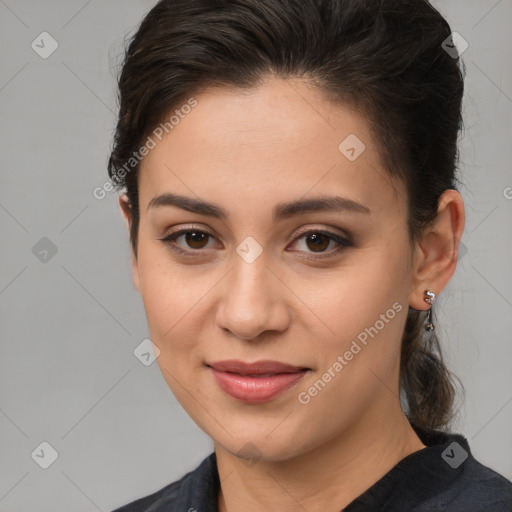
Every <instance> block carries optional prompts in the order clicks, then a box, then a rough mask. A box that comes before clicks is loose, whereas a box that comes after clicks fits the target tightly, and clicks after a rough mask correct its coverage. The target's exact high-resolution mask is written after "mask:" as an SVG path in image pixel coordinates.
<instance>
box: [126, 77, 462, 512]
mask: <svg viewBox="0 0 512 512" xmlns="http://www.w3.org/2000/svg"><path fill="white" fill-rule="evenodd" d="M195 98H196V99H197V101H198V104H197V106H196V107H195V108H194V109H193V110H192V112H191V113H190V114H189V115H188V116H186V117H185V119H183V120H181V122H180V123H179V124H178V125H176V126H175V128H174V129H173V130H172V131H171V132H170V133H169V134H167V135H165V136H164V138H163V139H162V141H161V142H159V143H158V144H157V146H156V147H155V148H154V149H152V150H151V151H150V153H149V154H148V155H147V156H146V157H145V158H144V160H143V162H142V164H141V169H140V176H139V200H140V212H141V218H140V226H139V235H138V237H139V238H138V246H137V257H135V255H134V254H132V270H133V280H134V284H135V287H136V288H137V290H138V291H139V292H140V293H141V296H142V299H143V302H144V308H145V311H146V315H147V319H148V325H149V330H150V333H151V339H152V340H153V342H154V344H155V345H156V346H157V347H158V348H159V349H160V351H161V353H160V355H159V357H158V359H157V361H158V364H159V366H160V369H161V371H162V374H163V376H164V378H165V379H166V381H167V383H168V385H169V387H170V388H171V390H172V391H173V393H174V394H175V395H176V397H177V399H178V400H179V402H180V403H181V405H182V406H183V408H184V409H185V410H186V411H187V413H188V414H189V415H190V416H191V418H192V419H193V420H194V421H195V422H196V423H197V424H198V426H199V427H200V428H201V429H203V430H204V432H206V433H207V434H208V435H209V436H210V437H211V438H212V439H213V441H214V446H215V451H216V455H217V462H218V468H219V476H220V480H221V491H220V493H219V500H218V506H219V510H220V511H221V512H225V511H228V512H232V511H237V510H246V511H249V512H252V511H253V512H256V511H268V510H281V511H284V512H286V511H290V512H291V511H294V512H295V511H296V510H297V509H298V508H300V507H304V509H305V510H308V512H316V511H320V510H321V511H323V512H326V511H339V510H340V509H341V508H343V507H345V506H346V505H347V504H348V503H350V502H351V501H352V500H353V499H355V498H356V497H357V496H359V495H360V494H361V493H362V492H364V491H365V490H366V489H367V488H368V487H370V486H371V485H372V484H373V483H375V482H376V481H377V480H379V479H380V478H381V477H382V476H383V475H384V474H385V473H387V472H388V471H389V470H390V469H391V468H392V467H393V466H394V465H396V464H397V463H398V462H399V461H400V460H401V459H403V458H404V457H406V456H407V455H409V454H411V453H413V452H415V451H417V450H421V449H423V448H424V445H423V444H422V442H421V441H420V440H419V438H418V437H417V436H416V434H415V432H414V431H413V430H412V428H411V426H410V424H409V423H408V421H407V419H406V417H405V415H404V414H403V412H402V410H401V407H400V402H399V397H398V392H399V386H398V376H399V356H400V342H401V336H402V333H403V330H404V326H405V321H406V317H407V307H408V306H409V305H410V306H412V307H413V308H415V309H421V310H426V309H428V308H429V305H428V304H427V303H425V302H424V292H425V290H427V289H428V290H432V291H434V292H435V293H436V294H437V295H439V293H440V292H441V291H442V290H443V288H444V287H445V286H446V284H447V283H448V281H449V279H450V277H451V276H452V274H453V272H454V270H455V267H456V263H457V252H458V241H459V239H460V238H461V236H462V232H463V228H464V206H463V201H462V198H461V196H460V195H459V193H458V192H456V191H454V190H448V191H446V192H445V193H444V194H443V196H442V197H441V200H440V202H439V210H438V216H437V219H436V221H435V222H434V223H433V225H432V226H431V227H430V228H429V229H428V230H427V231H426V232H425V234H424V235H423V237H422V238H421V240H420V241H419V243H417V244H416V245H415V246H414V247H413V246H411V245H410V241H409V238H408V230H407V209H406V192H405V188H404V185H403V184H402V183H401V182H398V181H392V180H391V179H390V177H389V175H388V173H387V172H386V170H385V168H384V166H383V164H382V162H381V158H380V153H379V148H378V146H377V144H376V142H375V141H374V138H373V137H372V134H371V132H370V128H369V125H368V123H367V121H366V120H365V119H364V118H363V117H361V116H359V115H358V114H356V113H355V112H354V111H353V110H351V109H350V108H349V106H348V105H341V104H333V103H329V102H328V101H327V100H326V99H325V98H323V96H322V94H321V93H320V92H319V91H318V90H316V89H315V88H313V87H312V86H308V84H307V83H305V82H303V81H300V80H298V79H297V80H291V79H288V80H282V79H278V78H274V77H268V78H267V80H266V81H265V82H264V83H262V84H261V85H259V86H258V87H257V88H254V89H252V90H250V91H245V92H242V91H240V90H236V89H231V88H212V89H207V90H206V91H204V92H202V93H201V94H199V95H197V96H195ZM349 134H356V136H357V137H358V138H359V139H360V140H361V141H363V142H364V144H365V146H366V149H365V150H364V152H362V153H361V155H360V156H359V157H358V158H357V159H356V160H355V161H349V160H348V159H347V158H346V157H345V156H344V155H343V154H342V153H341V152H340V151H339V149H338V146H339V144H340V142H342V141H343V140H344V139H345V138H346V137H347V136H348V135H349ZM166 192H172V193H174V194H179V195H183V196H187V197H190V198H194V199H202V200H206V201H208V202H211V203H214V204H215V205H218V206H219V207H222V208H223V209H225V210H226V212H227V217H226V219H223V220H219V219H216V218H213V217H210V216H207V215H203V214H197V213H192V212H188V211H185V210H183V209H181V208H178V207H175V206H161V207H153V208H149V210H148V205H149V203H150V201H151V200H152V199H153V198H154V197H156V196H159V195H160V194H163V193H166ZM324 195H325V196H334V195H337V196H340V197H343V198H349V199H351V200H353V201H357V202H358V203H360V204H362V205H364V206H366V207H367V208H369V210H370V212H369V213H360V212H353V211H334V212H309V213H301V214H299V215H296V216H293V217H290V218H287V219H284V220H281V221H278V222H275V223H274V222H273V220H272V208H273V207H274V206H275V205H277V204H278V203H282V202H288V201H296V200H299V199H311V198H316V197H319V196H324ZM120 206H121V211H122V213H123V215H124V218H125V220H126V222H127V225H128V226H129V225H130V223H131V212H130V208H129V204H128V202H127V198H126V196H124V195H122V196H120ZM187 228H188V229H192V231H194V230H195V231H197V230H201V231H204V232H209V233H210V234H211V235H213V236H210V237H208V236H205V237H204V238H203V239H201V238H198V239H195V240H192V241H189V243H187V240H186V239H185V236H184V235H182V236H181V237H179V238H178V239H177V240H176V241H175V244H176V245H177V246H179V247H181V248H182V249H183V250H185V251H189V252H190V254H192V253H194V254H196V256H195V257H191V256H188V257H187V256H184V255H180V254H178V253H176V252H174V251H173V250H172V249H171V248H170V247H169V245H166V244H165V243H163V242H162V241H161V240H160V239H161V238H164V237H165V236H166V235H168V234H169V233H170V232H171V231H173V232H176V231H178V230H180V229H187ZM303 228H305V229H303ZM309 228H311V229H312V230H315V229H317V230H318V229H322V230H328V231H329V232H331V233H333V234H335V235H336V234H339V235H342V236H345V237H349V239H350V240H351V242H352V245H340V244H338V243H337V242H335V241H334V240H332V241H330V239H329V238H328V237H327V238H321V240H320V242H321V243H320V244H317V245H315V243H314V242H312V241H311V239H310V238H309V239H308V237H307V236H302V237H300V238H299V235H300V233H299V230H302V231H305V230H306V229H309ZM248 236H250V237H253V238H254V239H255V240H256V241H257V242H258V244H259V245H260V246H261V248H262V251H263V252H262V253H261V254H260V255H259V256H258V257H257V258H256V259H255V261H253V262H252V263H247V262H246V261H245V260H244V259H243V258H242V257H240V256H239V254H238V253H237V252H236V248H237V247H238V246H239V245H240V244H241V243H242V242H243V241H244V239H245V238H246V237H248ZM318 245H320V248H318ZM340 247H341V250H340V251H338V252H336V250H337V248H340ZM322 254H330V256H328V257H325V256H324V257H323V258H320V257H321V256H322ZM315 256H317V257H318V259H316V260H315V259H313V258H315ZM394 303H398V304H399V305H401V306H402V308H401V311H400V312H399V313H397V314H396V316H394V318H393V319H392V320H389V321H388V322H387V323H385V326H384V328H382V329H380V330H379V332H378V334H377V335H375V336H374V337H373V338H369V341H368V344H367V345H366V346H364V347H363V348H362V350H361V351H360V352H359V353H357V355H355V356H354V357H353V359H352V360H351V361H349V362H348V364H347V365H346V366H344V368H343V370H342V371H341V372H339V373H338V374H337V375H336V377H334V378H332V380H331V382H329V383H328V384H327V385H326V386H325V387H324V388H323V389H322V390H321V392H319V393H318V394H317V395H316V396H314V397H312V398H311V400H310V402H309V403H307V404H302V403H300V402H299V400H298V395H299V393H300V392H304V391H307V390H308V388H310V387H311V386H312V385H313V384H314V383H315V381H317V380H318V379H319V378H321V377H322V375H323V374H324V373H325V372H326V371H327V370H328V368H329V367H332V365H333V363H334V362H335V361H336V360H337V357H338V356H339V355H343V354H344V353H345V352H346V351H347V350H348V349H349V348H350V346H351V343H352V341H353V340H355V339H356V338H357V335H358V334H359V333H361V332H362V331H364V330H365V328H367V327H369V326H374V325H375V323H376V321H377V320H379V318H381V316H380V315H382V314H384V313H385V312H386V311H387V310H389V309H390V308H391V307H392V305H393V304H394ZM225 359H240V360H243V361H246V362H254V361H258V360H263V359H270V360H276V361H282V362H286V363H288V364H292V365H297V366H301V367H308V368H310V369H311V370H310V371H309V372H308V373H307V374H306V375H305V377H304V378H303V379H302V380H301V381H300V382H299V384H298V385H296V387H294V388H292V389H290V390H288V391H286V392H285V393H283V394H281V395H280V396H278V397H276V398H274V399H272V400H270V401H268V402H264V403H259V404H247V403H244V402H241V401H239V400H236V399H234V398H232V397H231V396H229V395H227V394H225V393H224V392H223V391H222V390H221V389H220V388H219V386H218V385H217V383H216V382H215V380H214V379H213V376H212V375H211V372H210V370H209V368H208V367H206V366H205V363H206V362H212V361H219V360H225ZM240 450H242V451H243V454H244V457H245V458H242V457H241V456H239V455H237V453H239V452H240Z"/></svg>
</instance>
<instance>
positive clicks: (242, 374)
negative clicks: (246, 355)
mask: <svg viewBox="0 0 512 512" xmlns="http://www.w3.org/2000/svg"><path fill="white" fill-rule="evenodd" d="M207 366H209V367H210V368H211V371H212V373H213V375H214V377H215V380H216V381H217V383H218V384H219V386H220V388H221V389H222V390H223V391H224V392H225V393H227V394H228V395H230V396H232V397H233V398H237V399H239V400H243V401H244V402H249V403H259V402H266V401H268V400H271V399H272V398H275V397H276V396H278V395H280V394H281V393H283V392H284V391H286V390H288V389H290V388H291V387H293V386H294V384H296V383H297V382H299V380H300V379H302V377H304V375H305V373H306V371H307V370H308V368H302V367H298V366H292V365H289V364H285V363H280V362H278V361H257V362H255V363H244V362H242V361H236V360H229V361H218V362H215V363H210V364H208V365H207Z"/></svg>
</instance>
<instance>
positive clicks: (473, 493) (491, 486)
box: [414, 454, 512, 512]
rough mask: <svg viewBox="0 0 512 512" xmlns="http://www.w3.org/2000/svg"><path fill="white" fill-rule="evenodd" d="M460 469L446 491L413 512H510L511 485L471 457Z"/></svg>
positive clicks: (511, 506) (511, 504)
mask: <svg viewBox="0 0 512 512" xmlns="http://www.w3.org/2000/svg"><path fill="white" fill-rule="evenodd" d="M462 468H463V469H462V471H461V472H460V473H459V475H458V478H455V479H454V480H453V483H452V485H451V486H450V487H448V488H447V489H445V490H444V491H443V492H442V493H441V494H439V495H438V496H436V497H435V498H433V499H431V500H428V501H427V502H424V503H422V504H421V506H420V507H418V508H415V509H414V512H423V511H425V512H426V511H428V512H441V511H450V512H467V511H471V512H512V482H510V481H509V480H507V479H506V478H505V477H504V476H502V475H500V474H499V473H497V472H496V471H494V470H492V469H491V468H489V467H487V466H484V465H483V464H482V463H480V462H479V461H478V460H476V459H475V458H474V457H473V456H472V455H471V454H470V455H469V457H468V459H467V460H466V461H465V462H464V463H463V465H462Z"/></svg>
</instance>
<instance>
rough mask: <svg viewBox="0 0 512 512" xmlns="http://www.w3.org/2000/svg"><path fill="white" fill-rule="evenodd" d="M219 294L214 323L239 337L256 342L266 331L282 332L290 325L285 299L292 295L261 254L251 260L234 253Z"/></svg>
mask: <svg viewBox="0 0 512 512" xmlns="http://www.w3.org/2000/svg"><path fill="white" fill-rule="evenodd" d="M220 293H221V298H220V302H219V306H218V308H217V313H216V322H217V325H218V327H219V328H221V329H223V330H224V331H226V330H227V331H230V332H231V333H232V334H233V335H234V336H236V337H237V338H239V339H244V340H254V341H256V340H258V339H261V337H262V333H264V332H266V331H278V332H283V331H285V330H286V329H287V328H288V326H289V323H290V313H289V307H288V304H287V298H289V297H290V295H292V294H291V292H290V291H289V290H288V289H287V287H286V285H285V284H284V283H283V280H282V278H280V276H279V275H278V273H277V272H276V271H275V270H273V269H271V268H270V267H269V266H268V262H267V260H266V258H265V257H264V255H263V254H262V255H260V256H259V257H258V258H257V259H256V260H255V261H253V262H252V263H247V262H246V261H244V260H243V259H242V258H240V257H239V256H238V255H235V258H234V264H233V268H232V269H231V272H229V274H228V276H226V279H223V287H222V288H221V289H220Z"/></svg>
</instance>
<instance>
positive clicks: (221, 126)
mask: <svg viewBox="0 0 512 512" xmlns="http://www.w3.org/2000/svg"><path fill="white" fill-rule="evenodd" d="M194 98H195V100H196V101H197V104H196V105H195V106H194V107H193V108H191V109H184V110H183V111H182V112H181V116H180V117H179V121H178V122H176V123H175V124H174V126H173V128H172V130H170V131H169V133H166V134H164V135H163V137H162V140H161V141H157V144H156V146H155V147H154V148H153V149H151V150H150V152H149V154H148V155H147V156H146V157H145V158H144V159H143V161H142V164H141V169H140V177H139V200H140V209H141V211H145V210H146V208H147V206H148V204H149V202H150V201H151V200H152V199H153V198H154V197H155V196H157V195H159V194H162V193H165V192H173V193H177V194H181V195H187V196H189V197H196V198H204V199H211V202H215V203H221V204H223V205H226V209H227V210H230V211H231V210H232V211H233V214H234V215H244V206H245V207H247V208H250V207H255V208H258V207H259V209H260V210H262V209H265V210H267V207H268V210H271V209H272V207H273V206H274V205H276V204H277V203H282V202H283V201H287V200H288V201H289V200H294V199H295V200H296V199H299V198H304V197H308V196H318V195H322V196H325V195H326V194H329V193H330V194H331V195H333V194H335V195H338V196H341V197H345V198H348V199H351V200H354V201H357V202H359V203H362V204H372V211H380V213H381V214H382V213H383V211H384V210H387V211H390V208H391V207H394V208H395V210H396V212H397V213H402V214H403V213H404V211H403V210H402V208H403V207H404V205H405V198H404V197H403V195H404V190H403V186H402V185H401V184H400V183H394V182H392V181H391V179H390V177H389V175H388V173H387V171H386V170H385V168H384V166H383V165H382V162H381V156H380V152H379V149H378V147H377V144H376V142H375V140H374V138H373V136H372V134H371V129H370V125H369V123H368V122H367V120H365V119H364V118H363V117H362V116H361V115H359V114H357V113H356V112H355V111H354V110H352V109H351V108H349V106H346V105H342V104H339V103H336V104H334V103H331V102H329V101H327V100H326V99H325V98H324V97H323V96H322V94H321V92H320V91H318V90H317V89H316V88H314V87H313V86H311V85H307V84H306V83H305V82H303V81H299V80H281V79H277V78H269V79H267V80H266V81H265V82H264V83H262V84H261V85H259V86H258V87H255V88H254V89H251V90H245V91H242V90H240V89H234V88H227V87H222V88H221V87H218V88H211V89H207V90H206V91H204V92H202V93H201V94H198V95H197V96H194ZM176 108H177V109H178V110H180V108H179V106H178V107H176ZM185 111H186V112H188V113H186V114H185V113H184V112H185ZM177 119H178V118H177V117H176V118H175V121H176V120H177ZM213 199H215V200H213ZM254 212H255V210H254V209H253V208H251V213H252V214H254Z"/></svg>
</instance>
